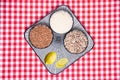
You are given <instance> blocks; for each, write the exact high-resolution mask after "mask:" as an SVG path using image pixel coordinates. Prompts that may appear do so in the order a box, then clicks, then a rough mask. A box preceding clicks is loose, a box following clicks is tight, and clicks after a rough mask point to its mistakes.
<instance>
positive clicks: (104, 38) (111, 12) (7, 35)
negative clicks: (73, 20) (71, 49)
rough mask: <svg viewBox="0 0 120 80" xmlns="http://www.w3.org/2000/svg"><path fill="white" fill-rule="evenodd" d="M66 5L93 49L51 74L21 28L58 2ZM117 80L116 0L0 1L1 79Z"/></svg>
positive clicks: (119, 26)
mask: <svg viewBox="0 0 120 80" xmlns="http://www.w3.org/2000/svg"><path fill="white" fill-rule="evenodd" d="M62 4H64V5H68V6H69V8H70V9H72V11H73V13H74V14H75V15H76V16H77V18H78V20H79V21H80V22H81V23H82V24H83V25H84V27H85V28H86V30H87V31H88V33H89V34H90V35H91V36H92V38H93V40H94V42H95V45H94V48H93V49H92V50H91V51H90V52H88V53H87V54H86V55H84V56H83V57H82V58H80V59H79V60H78V61H76V62H75V63H74V64H72V65H71V66H70V67H68V68H67V69H65V70H64V71H63V72H62V73H60V74H58V75H52V74H50V73H49V72H48V71H47V70H46V69H45V67H44V66H43V64H42V63H41V62H40V60H39V58H38V57H37V56H36V54H35V53H34V52H33V50H32V49H31V48H30V46H29V45H28V44H27V42H26V41H25V39H24V31H25V30H26V29H27V28H28V27H29V26H30V25H32V24H33V23H34V22H36V21H38V20H39V19H41V18H43V17H44V16H45V15H47V14H48V13H49V12H51V11H52V10H54V9H55V8H57V7H58V6H59V5H62ZM1 79H5V80H7V79H9V80H13V79H18V80H19V79H20V80H31V79H33V80H37V79H38V80H120V1H119V0H104V1H103V0H98V1H97V0H91V1H89V0H88V1H86V0H83V1H80V0H69V1H68V0H64V1H62V0H59V1H58V0H52V1H50V0H41V1H38V0H36V1H35V0H33V1H32V0H31V1H27V0H20V1H19V0H0V80H1Z"/></svg>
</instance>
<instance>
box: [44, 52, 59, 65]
mask: <svg viewBox="0 0 120 80" xmlns="http://www.w3.org/2000/svg"><path fill="white" fill-rule="evenodd" d="M56 58H57V56H56V52H49V53H48V54H47V55H46V56H45V59H44V61H45V64H53V63H54V62H55V60H56Z"/></svg>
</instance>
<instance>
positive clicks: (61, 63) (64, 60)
mask: <svg viewBox="0 0 120 80" xmlns="http://www.w3.org/2000/svg"><path fill="white" fill-rule="evenodd" d="M67 63H68V59H67V58H61V59H60V60H58V61H57V62H56V64H55V65H56V67H57V68H63V67H64V66H65V65H66V64H67Z"/></svg>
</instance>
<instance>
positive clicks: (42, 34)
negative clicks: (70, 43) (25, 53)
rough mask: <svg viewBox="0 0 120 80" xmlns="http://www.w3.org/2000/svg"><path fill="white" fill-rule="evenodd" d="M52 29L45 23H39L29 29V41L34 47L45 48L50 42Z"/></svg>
mask: <svg viewBox="0 0 120 80" xmlns="http://www.w3.org/2000/svg"><path fill="white" fill-rule="evenodd" d="M52 37H53V34H52V31H51V29H49V28H48V26H47V25H43V24H39V25H37V26H35V27H34V28H32V29H31V31H30V35H29V38H30V42H31V43H32V45H33V46H34V47H36V48H45V47H47V46H49V45H50V43H51V42H52Z"/></svg>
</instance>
